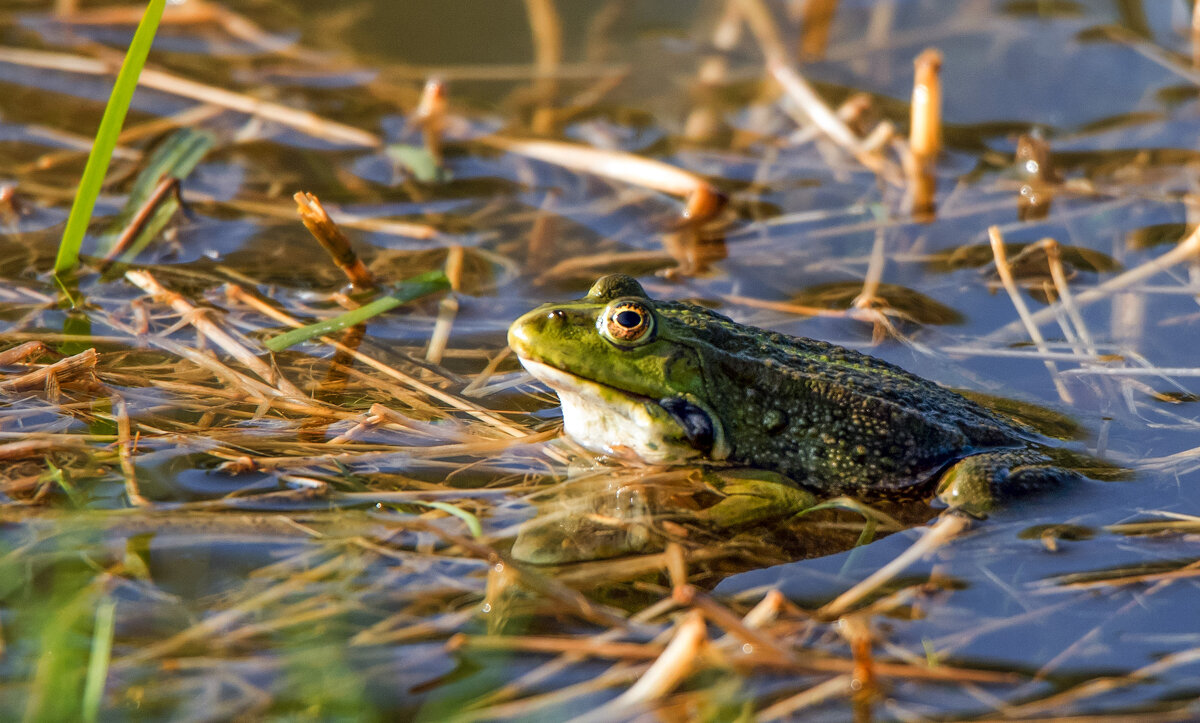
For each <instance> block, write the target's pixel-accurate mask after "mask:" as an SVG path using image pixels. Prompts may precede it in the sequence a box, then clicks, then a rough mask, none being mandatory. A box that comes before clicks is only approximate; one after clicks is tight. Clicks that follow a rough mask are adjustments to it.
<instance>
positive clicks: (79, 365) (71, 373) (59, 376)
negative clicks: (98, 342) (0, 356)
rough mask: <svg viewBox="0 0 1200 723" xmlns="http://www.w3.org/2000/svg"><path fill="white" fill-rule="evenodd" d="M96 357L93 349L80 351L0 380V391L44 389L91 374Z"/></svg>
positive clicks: (13, 391) (10, 392)
mask: <svg viewBox="0 0 1200 723" xmlns="http://www.w3.org/2000/svg"><path fill="white" fill-rule="evenodd" d="M96 359H97V356H96V350H95V349H87V350H84V351H81V352H79V353H78V354H76V355H74V356H69V357H67V358H66V359H60V360H58V361H56V362H54V363H53V364H47V365H46V366H44V367H41V368H40V369H35V370H34V371H31V372H28V373H26V374H22V375H20V376H18V377H13V378H10V379H6V380H4V381H2V382H0V393H4V394H12V393H16V392H29V391H34V390H39V389H45V388H46V386H47V385H48V384H59V383H62V382H65V381H70V380H73V379H76V378H78V377H82V376H85V375H89V374H92V373H93V372H95V369H96ZM52 380H54V381H52Z"/></svg>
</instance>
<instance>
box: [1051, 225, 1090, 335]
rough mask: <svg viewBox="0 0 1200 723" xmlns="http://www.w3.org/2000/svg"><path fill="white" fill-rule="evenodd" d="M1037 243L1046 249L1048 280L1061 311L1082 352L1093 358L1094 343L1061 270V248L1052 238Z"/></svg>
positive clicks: (1064, 274) (1064, 272) (1063, 271)
mask: <svg viewBox="0 0 1200 723" xmlns="http://www.w3.org/2000/svg"><path fill="white" fill-rule="evenodd" d="M1038 243H1040V244H1041V245H1042V247H1043V248H1045V249H1046V262H1047V265H1049V267H1050V278H1051V279H1053V280H1054V289H1055V291H1057V292H1058V298H1059V301H1060V302H1061V303H1062V308H1063V310H1064V311H1066V312H1067V318H1068V319H1070V320H1071V323H1072V324H1073V325H1074V327H1075V332H1076V333H1077V334H1078V335H1079V339H1080V340H1081V341H1082V342H1083V348H1084V351H1086V352H1087V353H1088V354H1089V355H1091V356H1095V355H1096V342H1095V341H1094V340H1093V338H1092V333H1091V331H1089V330H1088V327H1087V324H1086V323H1084V321H1083V315H1082V314H1080V313H1079V306H1078V305H1077V304H1076V303H1075V295H1074V294H1073V293H1072V292H1071V285H1070V284H1069V283H1068V282H1067V274H1066V271H1065V270H1064V269H1063V262H1062V247H1061V246H1059V244H1058V241H1056V240H1054V239H1052V238H1044V239H1042V240H1041V241H1039V242H1038Z"/></svg>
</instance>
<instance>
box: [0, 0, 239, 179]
mask: <svg viewBox="0 0 1200 723" xmlns="http://www.w3.org/2000/svg"><path fill="white" fill-rule="evenodd" d="M142 12H143V10H141V9H139V10H138V13H139V15H140V14H141V13H142ZM225 110H226V109H225V108H222V107H220V106H215V105H198V106H195V107H192V108H188V109H187V110H184V111H181V112H179V113H175V114H173V115H169V116H165V117H163V118H154V119H152V120H148V121H146V122H145V123H139V124H137V125H131V126H129V127H127V128H126V129H125V130H123V131H121V134H120V135H119V136H117V143H119V144H122V145H119V146H118V147H117V149H116V151H114V153H113V156H114V157H116V158H122V159H126V160H131V161H136V160H138V159H140V158H141V157H142V155H143V154H142V152H141V151H137V150H133V149H130V148H125V147H124V146H123V144H126V143H129V142H130V141H136V140H139V139H141V138H147V137H150V136H156V135H160V134H163V133H165V132H167V131H169V130H173V129H175V128H184V127H192V126H199V125H200V124H201V123H203V122H205V121H207V120H209V119H211V118H214V117H216V116H218V115H220V114H222V113H224V112H225ZM92 140H93V139H92V138H87V139H86V143H84V144H83V146H82V147H80V148H72V149H67V150H62V151H53V152H50V153H46V154H43V155H41V156H38V157H37V158H36V159H34V160H33V161H30V162H29V163H27V164H25V165H23V166H19V167H18V168H19V170H18V171H17V175H18V176H21V175H24V174H27V173H31V172H33V171H46V170H49V169H51V168H53V167H54V166H57V165H58V164H60V163H64V162H67V161H72V160H74V159H76V158H78V157H79V156H81V155H84V154H86V153H87V152H88V151H89V150H91V147H92Z"/></svg>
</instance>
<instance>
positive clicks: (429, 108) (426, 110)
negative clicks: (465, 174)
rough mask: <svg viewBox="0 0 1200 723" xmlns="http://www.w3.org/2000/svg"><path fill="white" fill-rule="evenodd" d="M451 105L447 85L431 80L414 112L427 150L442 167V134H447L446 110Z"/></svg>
mask: <svg viewBox="0 0 1200 723" xmlns="http://www.w3.org/2000/svg"><path fill="white" fill-rule="evenodd" d="M448 105H449V101H448V100H447V94H446V83H445V81H443V80H442V79H441V78H430V79H429V80H427V81H425V86H424V88H422V89H421V99H420V100H419V101H418V102H417V109H416V110H415V111H413V119H414V120H415V121H416V122H417V125H419V126H420V127H421V138H422V140H423V142H424V143H425V150H426V151H428V152H429V155H430V156H431V157H432V158H433V160H434V162H436V163H437V164H438V165H439V166H440V165H442V134H444V133H445V132H446V108H447V106H448Z"/></svg>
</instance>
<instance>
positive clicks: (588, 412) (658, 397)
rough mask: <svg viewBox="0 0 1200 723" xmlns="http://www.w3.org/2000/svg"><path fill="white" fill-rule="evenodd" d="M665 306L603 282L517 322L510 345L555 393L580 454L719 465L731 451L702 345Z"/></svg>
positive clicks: (613, 281)
mask: <svg viewBox="0 0 1200 723" xmlns="http://www.w3.org/2000/svg"><path fill="white" fill-rule="evenodd" d="M679 306H681V305H678V304H673V305H671V307H672V309H674V310H675V311H674V313H673V315H672V316H676V315H678V313H679V311H678V308H677V307H679ZM665 308H666V304H660V303H658V302H655V301H654V300H653V299H651V298H650V297H649V296H647V295H646V292H645V290H643V289H642V286H641V284H639V283H638V282H637V281H636V280H634V279H632V278H630V277H628V276H624V275H621V274H614V275H612V276H605V277H604V278H602V279H600V280H599V281H597V282H596V283H595V284H594V285H593V286H592V288H591V290H590V291H589V292H588V294H587V296H585V297H583V298H582V299H579V300H577V301H566V302H562V303H551V304H545V305H543V306H540V307H538V308H536V309H534V310H533V311H531V312H529V313H528V314H525V315H524V316H522V317H521V318H519V319H517V320H516V321H515V322H513V324H512V326H511V327H509V329H508V344H509V346H511V347H512V348H513V351H515V352H516V353H517V356H518V357H520V359H521V364H523V365H524V366H525V368H526V369H527V370H529V372H530V373H531V374H533V375H534V376H535V377H537V378H538V379H540V380H541V381H543V382H545V383H546V384H547V385H548V386H549V387H550V388H551V389H553V390H554V391H555V392H557V393H558V396H559V399H560V400H561V401H562V408H563V427H564V430H565V431H566V433H567V435H568V436H570V437H571V438H573V439H574V440H575V441H577V442H579V443H580V444H582V445H583V446H584V447H587V448H588V449H591V450H593V451H598V452H605V453H607V454H614V455H617V456H633V457H637V458H639V459H641V460H643V461H646V462H651V463H668V464H669V463H678V462H683V461H686V460H689V459H693V458H697V457H707V458H710V459H723V458H725V457H726V456H727V455H728V454H729V445H728V443H727V442H726V439H725V432H724V430H723V429H722V426H721V420H720V419H719V418H718V417H717V415H716V414H715V413H714V412H713V409H712V407H711V406H710V403H709V401H708V398H707V397H708V395H707V392H706V389H705V380H704V375H703V365H702V354H703V352H702V348H703V347H704V344H703V343H699V342H700V340H698V339H696V338H695V334H696V332H695V331H694V328H693V327H691V326H689V325H688V324H685V323H678V321H677V320H676V319H674V318H672V317H668V316H667V315H666V314H664V309H665Z"/></svg>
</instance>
